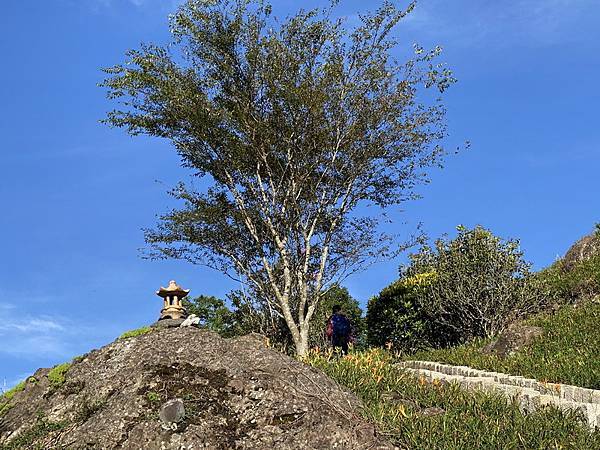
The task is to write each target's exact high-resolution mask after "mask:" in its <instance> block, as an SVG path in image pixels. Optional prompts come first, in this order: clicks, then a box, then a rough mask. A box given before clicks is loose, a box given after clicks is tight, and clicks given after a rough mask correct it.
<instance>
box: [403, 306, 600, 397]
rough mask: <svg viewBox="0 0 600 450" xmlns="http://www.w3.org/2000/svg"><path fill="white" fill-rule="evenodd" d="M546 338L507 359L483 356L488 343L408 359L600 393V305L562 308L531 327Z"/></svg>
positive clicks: (428, 353) (418, 355) (480, 342)
mask: <svg viewBox="0 0 600 450" xmlns="http://www.w3.org/2000/svg"><path fill="white" fill-rule="evenodd" d="M528 323H530V324H531V325H537V326H541V327H543V328H544V329H545V336H544V337H542V338H540V339H538V340H536V341H535V342H534V343H533V344H532V345H531V346H529V347H527V348H525V349H522V350H521V351H519V352H517V353H515V354H514V355H512V356H509V357H507V358H506V359H502V358H498V357H495V356H491V355H485V354H483V353H482V352H481V349H482V347H483V346H484V345H485V344H486V343H487V341H482V340H478V341H475V342H472V343H470V344H467V345H463V346H460V347H455V348H450V349H443V350H431V351H423V352H418V353H416V354H414V355H410V357H407V359H418V360H427V361H439V362H446V363H450V364H456V365H466V366H470V367H474V368H478V369H487V370H492V371H496V372H504V373H509V374H511V375H522V376H524V377H528V378H535V379H537V380H541V381H550V382H555V383H565V384H573V385H576V386H582V387H587V388H591V389H600V301H595V302H594V301H590V302H588V303H586V304H583V305H580V306H578V307H573V306H564V307H562V308H561V309H560V310H559V311H558V312H557V313H556V314H554V315H541V316H538V317H535V318H532V319H530V320H529V321H528Z"/></svg>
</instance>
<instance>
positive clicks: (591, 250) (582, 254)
mask: <svg viewBox="0 0 600 450" xmlns="http://www.w3.org/2000/svg"><path fill="white" fill-rule="evenodd" d="M596 255H600V231H595V232H594V233H592V234H589V235H587V236H584V237H582V238H581V239H579V240H578V241H577V242H575V244H573V246H572V247H571V248H570V249H569V250H568V251H567V253H566V254H565V257H564V258H563V264H562V267H563V269H564V270H566V271H569V270H571V269H572V268H573V267H574V266H576V265H577V264H578V263H580V262H582V261H586V260H588V259H590V258H591V257H593V256H596Z"/></svg>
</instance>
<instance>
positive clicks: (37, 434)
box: [0, 416, 68, 450]
mask: <svg viewBox="0 0 600 450" xmlns="http://www.w3.org/2000/svg"><path fill="white" fill-rule="evenodd" d="M67 425H68V422H53V421H50V420H48V419H46V418H44V417H43V416H38V417H37V419H36V422H35V424H34V425H33V426H32V427H31V428H29V429H28V430H25V431H24V432H22V433H20V434H19V435H18V436H17V437H16V438H14V439H13V440H11V441H10V443H9V444H4V445H2V446H0V450H20V449H41V448H48V447H42V446H41V445H35V444H36V443H37V442H38V441H39V440H41V439H44V438H46V437H47V436H49V435H50V434H52V433H54V432H58V431H60V430H63V429H64V428H65V427H66V426H67Z"/></svg>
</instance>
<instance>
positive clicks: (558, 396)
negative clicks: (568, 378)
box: [398, 361, 600, 428]
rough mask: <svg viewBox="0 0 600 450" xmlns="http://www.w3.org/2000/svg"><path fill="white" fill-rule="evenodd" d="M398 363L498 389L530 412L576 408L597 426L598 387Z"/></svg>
mask: <svg viewBox="0 0 600 450" xmlns="http://www.w3.org/2000/svg"><path fill="white" fill-rule="evenodd" d="M398 366H399V367H400V368H402V369H403V370H405V371H406V372H408V373H410V374H412V375H414V376H416V377H417V378H420V379H423V380H425V381H427V382H429V383H432V382H434V381H436V380H437V381H438V382H441V383H457V384H459V385H460V386H461V387H463V388H465V389H471V390H482V391H485V392H500V393H502V394H504V395H505V396H506V397H507V399H511V400H516V401H518V402H519V404H520V407H521V410H522V411H523V412H533V411H535V410H536V409H538V408H541V407H544V406H554V407H556V408H559V409H561V410H563V411H567V410H577V411H580V412H581V413H582V415H583V417H584V418H585V419H586V420H587V422H588V424H589V425H590V427H592V428H595V427H598V428H600V397H597V396H596V393H598V392H599V391H594V390H592V389H585V388H579V387H577V386H570V385H563V384H556V383H541V382H538V381H536V380H533V379H529V378H524V377H521V376H512V375H506V374H502V373H497V372H487V371H483V370H478V369H472V368H470V367H466V366H450V365H447V364H440V363H434V362H429V361H405V362H403V363H399V364H398Z"/></svg>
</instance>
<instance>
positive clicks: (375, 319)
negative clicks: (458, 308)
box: [366, 272, 452, 352]
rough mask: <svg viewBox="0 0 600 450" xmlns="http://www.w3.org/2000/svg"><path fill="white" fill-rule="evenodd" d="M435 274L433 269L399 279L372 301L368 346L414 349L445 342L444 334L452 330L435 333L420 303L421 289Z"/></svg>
mask: <svg viewBox="0 0 600 450" xmlns="http://www.w3.org/2000/svg"><path fill="white" fill-rule="evenodd" d="M433 276H435V275H434V274H433V272H430V273H424V274H418V275H415V276H413V277H408V278H405V279H401V280H398V281H396V282H394V283H392V284H391V285H390V286H388V287H386V288H385V289H383V290H382V291H381V292H380V293H379V294H378V295H377V296H375V297H373V298H371V299H370V300H369V304H368V306H367V317H366V323H367V339H368V343H369V345H372V346H378V347H382V346H384V345H388V346H389V345H391V346H393V348H394V349H396V350H401V351H405V352H414V351H416V350H419V349H423V348H429V347H433V348H435V347H438V346H441V345H442V344H443V340H441V337H443V336H445V337H446V338H447V337H448V333H452V330H446V333H439V332H438V333H435V332H434V329H433V327H432V322H431V320H430V318H429V317H428V315H427V314H426V312H425V310H424V309H423V307H422V305H421V302H420V300H421V296H422V295H423V294H422V291H423V290H426V288H427V284H428V283H429V282H430V281H431V279H432V277H433ZM438 331H439V330H438Z"/></svg>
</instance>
